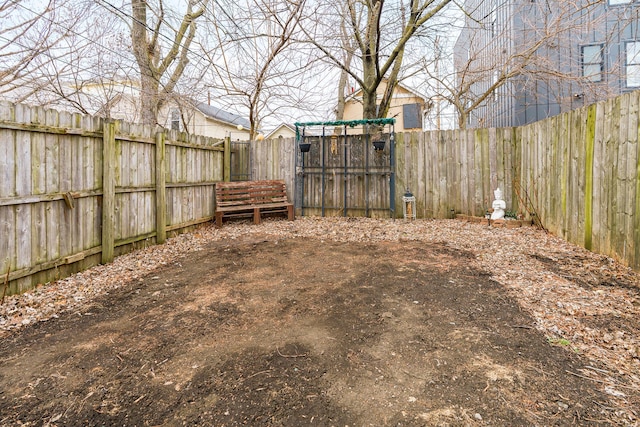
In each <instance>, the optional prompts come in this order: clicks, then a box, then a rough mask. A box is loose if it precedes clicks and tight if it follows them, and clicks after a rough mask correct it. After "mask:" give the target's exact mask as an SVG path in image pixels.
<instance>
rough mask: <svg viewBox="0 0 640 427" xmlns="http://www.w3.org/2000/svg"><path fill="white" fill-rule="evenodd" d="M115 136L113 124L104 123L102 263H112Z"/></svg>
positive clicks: (113, 243) (113, 245)
mask: <svg viewBox="0 0 640 427" xmlns="http://www.w3.org/2000/svg"><path fill="white" fill-rule="evenodd" d="M115 134H116V127H115V123H113V122H110V121H109V122H105V123H104V137H103V141H102V144H103V153H102V164H103V166H102V170H103V171H104V177H103V179H102V262H103V263H108V262H111V261H113V256H114V248H115V234H114V217H115V196H116V177H115V167H114V165H115V163H116V161H117V159H116V152H115V143H116V141H115Z"/></svg>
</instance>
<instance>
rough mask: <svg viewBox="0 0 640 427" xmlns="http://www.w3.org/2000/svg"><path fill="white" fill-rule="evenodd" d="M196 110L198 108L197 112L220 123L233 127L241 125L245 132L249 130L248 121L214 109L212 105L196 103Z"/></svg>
mask: <svg viewBox="0 0 640 427" xmlns="http://www.w3.org/2000/svg"><path fill="white" fill-rule="evenodd" d="M196 108H198V110H200V111H201V112H202V113H203V114H204V115H206V116H209V117H211V118H213V119H216V120H220V121H221V122H225V123H231V124H234V125H242V127H243V128H245V129H247V130H249V129H250V128H251V123H250V122H249V120H247V119H245V118H244V117H242V116H239V115H237V114H233V113H230V112H228V111H224V110H223V109H221V108H218V107H214V106H213V105H208V104H205V103H203V102H198V103H196Z"/></svg>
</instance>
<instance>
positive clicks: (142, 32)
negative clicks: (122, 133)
mask: <svg viewBox="0 0 640 427" xmlns="http://www.w3.org/2000/svg"><path fill="white" fill-rule="evenodd" d="M196 6H197V8H195V9H194V7H196ZM206 6H207V0H202V1H196V0H189V1H188V3H187V10H186V12H185V13H184V15H183V16H182V18H181V19H180V22H179V25H178V26H177V28H173V27H172V26H171V24H170V23H169V22H168V21H167V20H166V15H165V7H164V4H163V0H158V2H157V4H156V7H152V6H151V5H150V2H149V1H148V0H132V2H131V11H132V14H131V41H132V50H133V55H134V56H135V59H136V63H137V64H138V69H139V73H140V106H141V119H142V122H143V123H145V124H155V123H157V120H158V111H159V110H160V108H161V107H162V105H163V104H164V103H165V102H166V101H167V100H168V99H169V97H170V96H171V94H172V93H173V91H174V89H175V87H176V85H177V84H178V81H179V80H180V78H181V77H182V75H183V73H184V71H185V68H186V67H187V64H188V62H189V54H190V50H189V49H190V46H191V43H192V41H193V39H194V37H195V36H196V20H197V19H198V18H199V17H200V16H202V15H203V14H204V11H205V8H206ZM167 41H168V51H167V53H166V54H163V52H162V47H163V45H165V44H167V43H166V42H167Z"/></svg>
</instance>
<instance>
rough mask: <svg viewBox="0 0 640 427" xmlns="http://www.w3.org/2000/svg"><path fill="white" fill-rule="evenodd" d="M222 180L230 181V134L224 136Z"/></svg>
mask: <svg viewBox="0 0 640 427" xmlns="http://www.w3.org/2000/svg"><path fill="white" fill-rule="evenodd" d="M222 169H223V173H224V177H223V180H224V182H229V181H231V136H227V137H225V138H224V165H223V168H222Z"/></svg>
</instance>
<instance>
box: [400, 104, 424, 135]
mask: <svg viewBox="0 0 640 427" xmlns="http://www.w3.org/2000/svg"><path fill="white" fill-rule="evenodd" d="M402 118H403V121H402V124H403V127H404V128H405V129H422V106H421V105H420V104H418V103H416V104H404V105H403V106H402Z"/></svg>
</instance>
